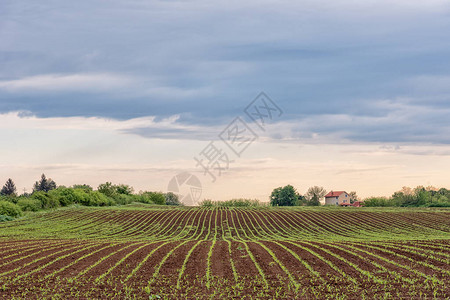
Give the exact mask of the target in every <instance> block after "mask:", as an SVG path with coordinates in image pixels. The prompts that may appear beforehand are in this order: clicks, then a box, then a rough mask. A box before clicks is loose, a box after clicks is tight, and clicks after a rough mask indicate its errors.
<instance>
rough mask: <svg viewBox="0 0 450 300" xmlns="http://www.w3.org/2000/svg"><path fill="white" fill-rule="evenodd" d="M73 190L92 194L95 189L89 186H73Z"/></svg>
mask: <svg viewBox="0 0 450 300" xmlns="http://www.w3.org/2000/svg"><path fill="white" fill-rule="evenodd" d="M72 188H73V189H79V190H83V191H85V192H86V193H89V192H92V191H93V190H94V189H93V188H92V186H90V185H89V184H74V185H73V186H72Z"/></svg>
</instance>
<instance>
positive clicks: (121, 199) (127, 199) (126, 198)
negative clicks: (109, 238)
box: [111, 194, 135, 205]
mask: <svg viewBox="0 0 450 300" xmlns="http://www.w3.org/2000/svg"><path fill="white" fill-rule="evenodd" d="M111 198H112V199H113V200H114V201H115V202H116V203H117V204H119V205H126V204H130V203H131V202H133V201H134V200H135V196H134V195H125V194H115V195H113V197H111Z"/></svg>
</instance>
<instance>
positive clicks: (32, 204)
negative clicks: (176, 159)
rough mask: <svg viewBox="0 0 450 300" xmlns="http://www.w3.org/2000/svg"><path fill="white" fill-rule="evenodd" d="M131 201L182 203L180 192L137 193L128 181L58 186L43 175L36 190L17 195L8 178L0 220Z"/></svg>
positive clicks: (0, 194)
mask: <svg viewBox="0 0 450 300" xmlns="http://www.w3.org/2000/svg"><path fill="white" fill-rule="evenodd" d="M132 202H139V203H145V204H158V205H182V203H180V201H179V198H178V195H176V194H174V193H171V192H169V193H162V192H151V191H140V192H139V193H134V190H133V188H132V187H131V186H129V185H126V184H112V183H111V182H106V183H102V184H100V185H99V186H98V188H97V190H94V189H93V188H92V187H91V186H90V185H87V184H78V185H73V186H71V187H65V186H57V184H56V183H55V181H54V180H52V179H51V178H47V177H46V176H45V174H42V175H41V178H40V180H38V181H36V182H35V183H34V185H33V192H32V193H30V194H28V193H24V194H23V195H20V196H18V195H17V189H16V185H15V183H14V181H13V180H12V179H11V178H9V179H8V180H7V181H6V183H5V185H4V186H3V187H2V189H1V190H0V221H5V220H9V219H11V218H14V217H18V216H21V215H22V213H23V212H24V211H38V210H42V209H52V208H57V207H62V206H69V205H72V204H77V205H84V206H113V205H126V204H130V203H132Z"/></svg>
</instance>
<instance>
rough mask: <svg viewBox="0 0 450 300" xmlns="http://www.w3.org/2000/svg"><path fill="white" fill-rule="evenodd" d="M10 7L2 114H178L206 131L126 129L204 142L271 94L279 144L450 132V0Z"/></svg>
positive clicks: (1, 63) (432, 138) (443, 139)
mask: <svg viewBox="0 0 450 300" xmlns="http://www.w3.org/2000/svg"><path fill="white" fill-rule="evenodd" d="M2 5H3V8H4V9H0V40H2V44H1V45H0V112H8V111H16V110H26V111H31V112H32V113H34V114H36V115H37V116H40V117H54V116H100V117H112V118H116V119H130V118H136V117H139V116H148V115H151V116H158V117H160V118H165V117H168V116H172V115H175V114H177V115H180V119H179V121H178V122H180V124H182V125H186V126H198V128H205V129H199V131H197V132H195V131H190V130H183V129H180V128H176V129H173V128H171V129H161V128H160V129H155V128H147V129H146V128H136V129H130V130H128V131H127V133H133V134H139V135H141V136H144V137H160V138H171V139H177V138H181V139H182V138H186V139H201V140H204V139H208V137H210V136H211V135H212V134H211V133H210V132H209V131H208V130H206V128H211V127H214V128H220V127H221V126H225V125H226V124H227V123H228V122H229V121H231V120H232V119H233V118H234V117H235V116H237V115H240V114H242V110H243V109H244V107H245V106H246V105H247V104H248V103H249V102H250V101H251V100H252V99H253V98H254V97H255V96H256V95H257V94H258V93H259V91H261V90H263V91H265V92H267V93H268V94H269V95H270V96H271V97H272V98H273V99H274V100H276V101H277V103H278V104H279V105H280V106H281V107H282V108H283V110H284V111H285V114H284V116H283V118H284V119H283V121H284V122H286V123H288V124H290V125H289V126H288V127H286V128H283V127H280V128H279V129H277V130H279V131H278V132H272V133H271V134H272V135H273V137H274V138H277V139H280V140H282V139H289V140H294V141H296V140H302V139H304V138H305V137H312V136H319V137H321V136H323V137H333V138H335V139H339V138H342V139H345V140H348V141H357V142H358V141H366V142H367V141H369V142H392V143H395V142H398V143H404V142H408V143H410V142H413V143H414V142H426V143H444V144H448V143H449V142H450V139H449V138H448V137H449V136H450V135H449V122H448V121H447V117H446V115H447V113H448V112H449V110H450V101H448V100H450V99H449V97H450V90H449V88H448V86H449V85H448V83H449V77H450V60H449V59H448V53H449V52H450V46H449V44H448V42H447V34H446V33H447V32H448V30H449V29H450V20H449V19H448V13H449V4H448V3H447V2H445V1H429V2H426V3H424V2H423V1H399V2H396V3H395V4H393V3H391V2H390V1H389V2H388V1H380V2H377V3H372V4H369V3H354V1H338V2H335V3H334V4H330V3H329V2H325V1H301V2H298V3H297V2H291V1H281V2H276V3H275V2H272V1H263V2H260V1H246V2H245V3H242V2H238V1H231V2H227V4H226V5H225V4H217V3H216V4H214V5H212V4H211V3H208V2H203V1H189V2H186V3H184V2H177V1H169V2H167V1H154V2H142V1H119V0H117V1H111V2H109V3H108V4H107V5H106V4H105V3H104V2H102V1H77V2H76V3H72V2H58V3H54V2H52V1H40V2H39V3H33V4H25V3H20V2H17V1H9V0H7V1H3V3H2ZM388 6H389V10H388V9H386V7H388ZM83 76H84V77H83ZM80 78H81V79H80ZM380 99H381V100H380ZM382 99H387V100H382Z"/></svg>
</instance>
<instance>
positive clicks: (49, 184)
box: [33, 174, 56, 193]
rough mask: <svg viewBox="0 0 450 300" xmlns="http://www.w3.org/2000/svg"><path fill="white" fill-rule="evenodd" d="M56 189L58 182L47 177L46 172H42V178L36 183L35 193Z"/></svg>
mask: <svg viewBox="0 0 450 300" xmlns="http://www.w3.org/2000/svg"><path fill="white" fill-rule="evenodd" d="M54 189H56V183H55V182H54V181H53V180H52V179H51V178H47V177H45V174H42V175H41V180H40V181H36V182H35V183H34V187H33V193H34V192H48V191H51V190H54Z"/></svg>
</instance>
